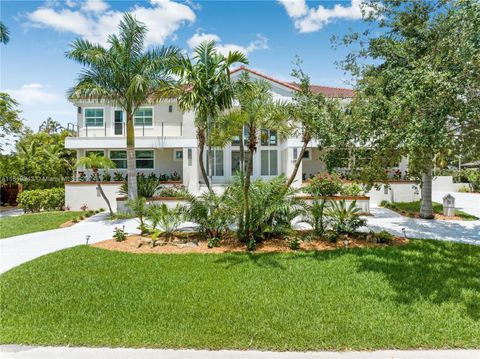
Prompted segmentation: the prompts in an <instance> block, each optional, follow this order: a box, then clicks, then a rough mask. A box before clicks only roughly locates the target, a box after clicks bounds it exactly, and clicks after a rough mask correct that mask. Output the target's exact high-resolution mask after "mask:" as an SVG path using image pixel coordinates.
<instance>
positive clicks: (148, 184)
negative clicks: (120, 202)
mask: <svg viewBox="0 0 480 359" xmlns="http://www.w3.org/2000/svg"><path fill="white" fill-rule="evenodd" d="M159 189H160V181H159V180H158V179H157V178H152V177H145V176H144V175H139V176H137V195H138V196H139V197H144V198H151V197H153V196H154V195H155V194H156V193H157V191H158V190H159ZM119 193H120V194H122V195H125V196H126V195H128V181H127V182H125V183H122V185H121V186H120V190H119Z"/></svg>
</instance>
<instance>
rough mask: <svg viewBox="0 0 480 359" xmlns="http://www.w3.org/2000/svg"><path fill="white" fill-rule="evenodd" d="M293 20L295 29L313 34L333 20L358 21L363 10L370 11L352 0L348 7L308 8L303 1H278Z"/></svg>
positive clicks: (359, 2)
mask: <svg viewBox="0 0 480 359" xmlns="http://www.w3.org/2000/svg"><path fill="white" fill-rule="evenodd" d="M278 1H279V2H280V3H281V4H282V5H283V6H284V7H285V9H286V10H287V14H288V15H289V16H290V17H291V18H292V19H293V20H294V24H295V28H296V29H297V30H298V31H299V32H301V33H305V32H314V31H318V30H320V29H321V28H323V27H324V26H325V25H327V24H328V23H330V22H332V21H333V20H335V19H347V20H359V19H361V18H362V7H363V8H364V9H363V10H365V11H367V12H369V11H371V9H369V8H367V7H364V6H362V0H352V2H351V4H350V6H343V5H340V4H335V5H334V6H333V7H328V8H327V7H324V6H323V5H318V7H317V8H316V9H315V8H309V7H308V5H307V3H306V1H305V0H278Z"/></svg>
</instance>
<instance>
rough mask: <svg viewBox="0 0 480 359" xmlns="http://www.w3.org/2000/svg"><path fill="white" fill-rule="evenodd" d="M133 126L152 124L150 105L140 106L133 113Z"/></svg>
mask: <svg viewBox="0 0 480 359" xmlns="http://www.w3.org/2000/svg"><path fill="white" fill-rule="evenodd" d="M133 124H134V125H135V126H153V109H152V108H151V107H140V108H139V109H137V110H136V111H135V114H134V115H133Z"/></svg>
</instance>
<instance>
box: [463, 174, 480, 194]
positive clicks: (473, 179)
mask: <svg viewBox="0 0 480 359" xmlns="http://www.w3.org/2000/svg"><path fill="white" fill-rule="evenodd" d="M465 176H466V177H467V179H468V182H470V184H471V186H472V189H473V192H480V170H466V171H465Z"/></svg>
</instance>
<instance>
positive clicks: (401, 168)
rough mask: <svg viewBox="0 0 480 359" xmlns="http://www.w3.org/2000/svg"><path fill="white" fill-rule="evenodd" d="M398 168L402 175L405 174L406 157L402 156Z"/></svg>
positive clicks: (406, 170)
mask: <svg viewBox="0 0 480 359" xmlns="http://www.w3.org/2000/svg"><path fill="white" fill-rule="evenodd" d="M398 168H399V169H400V171H401V172H402V177H403V176H405V173H406V172H408V157H405V156H402V159H401V160H400V163H399V164H398Z"/></svg>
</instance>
